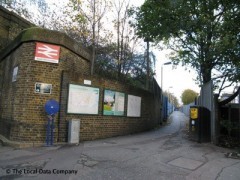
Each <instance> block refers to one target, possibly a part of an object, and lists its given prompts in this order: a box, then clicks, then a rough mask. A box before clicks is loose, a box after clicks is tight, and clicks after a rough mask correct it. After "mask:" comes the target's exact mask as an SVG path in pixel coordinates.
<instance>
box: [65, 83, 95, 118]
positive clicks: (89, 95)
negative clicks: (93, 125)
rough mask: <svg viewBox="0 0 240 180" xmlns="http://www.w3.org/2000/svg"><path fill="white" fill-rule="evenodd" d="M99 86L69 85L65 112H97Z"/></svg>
mask: <svg viewBox="0 0 240 180" xmlns="http://www.w3.org/2000/svg"><path fill="white" fill-rule="evenodd" d="M98 106H99V88H94V87H87V86H81V85H74V84H70V85H69V91H68V104H67V113H72V114H98Z"/></svg>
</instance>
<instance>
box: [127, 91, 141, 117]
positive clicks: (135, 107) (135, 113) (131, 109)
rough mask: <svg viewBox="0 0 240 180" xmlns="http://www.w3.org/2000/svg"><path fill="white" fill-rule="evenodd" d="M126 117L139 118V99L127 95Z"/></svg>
mask: <svg viewBox="0 0 240 180" xmlns="http://www.w3.org/2000/svg"><path fill="white" fill-rule="evenodd" d="M127 116H128V117H140V116H141V97H139V96H133V95H128V106H127Z"/></svg>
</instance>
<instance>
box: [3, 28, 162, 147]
mask: <svg viewBox="0 0 240 180" xmlns="http://www.w3.org/2000/svg"><path fill="white" fill-rule="evenodd" d="M37 41H41V42H47V43H51V44H56V45H59V46H60V60H59V63H58V64H54V63H47V62H39V61H35V60H34V53H35V46H36V42H37ZM89 59H91V56H90V51H89V50H88V49H86V48H84V47H82V46H81V45H80V44H77V43H76V42H74V41H73V40H72V39H70V38H69V37H67V36H66V35H65V34H62V33H59V32H56V31H49V30H46V29H39V28H36V29H29V30H26V31H24V32H22V34H20V35H19V36H18V37H17V38H16V39H15V40H14V41H13V42H12V44H11V46H10V48H7V49H5V50H4V53H3V54H2V55H0V77H1V78H0V134H1V135H3V136H5V137H6V138H8V139H9V140H12V141H17V142H33V143H44V142H45V136H46V127H45V125H46V122H47V117H46V114H45V112H44V105H45V103H46V102H47V101H48V100H49V99H55V100H57V101H58V102H60V105H61V106H60V107H61V109H60V112H59V113H58V114H57V116H56V117H55V127H56V128H55V142H56V141H58V142H66V141H67V138H68V137H67V134H68V133H67V126H68V121H69V120H71V119H73V118H79V119H81V129H80V137H81V138H80V139H81V140H82V141H84V140H92V139H98V138H106V137H112V136H118V135H124V134H131V133H136V132H141V131H145V130H148V129H151V128H154V127H155V126H156V125H157V124H158V123H159V118H160V117H158V115H156V114H159V113H158V112H160V106H159V101H156V97H154V94H153V93H150V92H149V91H145V90H143V89H138V88H135V87H131V86H128V85H126V84H124V83H121V82H117V81H114V80H108V79H103V78H101V77H97V76H93V77H91V76H90V75H89V74H90V61H89ZM16 66H18V75H17V81H15V82H12V75H13V69H14V67H16ZM84 79H88V80H91V81H92V86H94V87H99V88H100V104H99V115H73V114H67V113H66V106H67V93H68V84H69V83H74V84H80V85H81V84H83V80H84ZM36 82H42V83H48V84H52V86H53V88H52V93H51V94H50V95H46V94H39V93H35V92H34V88H35V83H36ZM104 88H107V89H112V90H116V91H120V92H124V93H126V94H132V95H136V96H140V97H142V104H141V105H142V108H141V109H142V112H141V114H142V116H141V117H140V118H129V117H126V116H123V117H114V116H103V115H102V109H103V105H102V99H103V97H102V96H103V90H104ZM126 103H127V101H126ZM156 105H157V106H156ZM125 108H126V105H125ZM125 112H126V110H125Z"/></svg>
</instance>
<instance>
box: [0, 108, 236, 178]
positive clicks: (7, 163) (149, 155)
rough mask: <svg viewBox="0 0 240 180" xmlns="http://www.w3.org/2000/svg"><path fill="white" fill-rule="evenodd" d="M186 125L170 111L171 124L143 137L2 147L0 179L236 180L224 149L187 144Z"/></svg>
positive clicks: (188, 142) (233, 163)
mask: <svg viewBox="0 0 240 180" xmlns="http://www.w3.org/2000/svg"><path fill="white" fill-rule="evenodd" d="M187 121H188V119H187V118H186V116H185V115H184V114H182V113H181V112H174V113H173V114H172V115H171V117H170V122H171V123H169V124H168V125H166V126H164V127H161V128H159V129H158V130H154V131H150V132H146V133H141V134H136V135H130V136H122V137H116V138H109V139H103V140H97V141H91V142H84V143H81V144H80V145H79V146H62V147H50V148H47V147H40V148H28V149H21V150H14V149H12V148H10V147H0V179H46V180H47V179H49V180H50V179H56V178H57V179H59V180H61V179H63V180H64V179H70V180H75V179H76V180H77V179H81V180H82V179H83V180H85V179H86V180H108V179H113V180H115V179H116V180H123V179H130V180H135V179H136V180H141V179H143V180H145V179H147V180H156V179H159V180H161V179H166V180H175V179H176V180H181V179H187V180H193V179H199V180H201V179H202V180H206V179H207V180H211V179H213V180H215V179H218V180H225V179H227V180H239V179H240V171H239V169H240V160H238V159H230V158H226V157H225V156H224V154H225V153H227V152H229V151H230V150H228V149H224V148H220V147H216V146H214V145H212V144H209V143H203V144H199V143H196V142H192V141H189V140H188V138H187V135H186V130H185V129H186V128H185V127H186V122H187ZM75 173H76V174H75Z"/></svg>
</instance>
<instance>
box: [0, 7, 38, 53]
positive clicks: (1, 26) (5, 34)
mask: <svg viewBox="0 0 240 180" xmlns="http://www.w3.org/2000/svg"><path fill="white" fill-rule="evenodd" d="M32 26H34V25H33V24H32V23H30V22H28V21H26V20H25V19H23V18H21V17H20V16H18V15H17V14H16V13H13V12H11V11H8V10H7V9H5V8H3V7H2V6H0V51H1V50H2V49H3V48H4V47H6V46H7V45H8V44H9V43H10V42H11V41H12V40H13V39H14V38H15V37H16V36H17V35H18V34H19V33H20V32H21V31H22V30H23V29H26V28H29V27H32Z"/></svg>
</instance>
